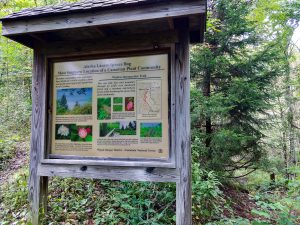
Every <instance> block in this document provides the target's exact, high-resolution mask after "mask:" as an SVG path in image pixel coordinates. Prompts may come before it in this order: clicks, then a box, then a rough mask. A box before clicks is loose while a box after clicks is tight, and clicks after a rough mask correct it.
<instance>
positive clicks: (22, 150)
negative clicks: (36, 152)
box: [0, 142, 29, 186]
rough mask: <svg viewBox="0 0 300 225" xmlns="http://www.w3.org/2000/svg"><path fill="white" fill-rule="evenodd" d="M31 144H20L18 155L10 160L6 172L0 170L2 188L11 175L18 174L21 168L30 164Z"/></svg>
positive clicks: (17, 150)
mask: <svg viewBox="0 0 300 225" xmlns="http://www.w3.org/2000/svg"><path fill="white" fill-rule="evenodd" d="M28 149H29V143H28V142H20V143H19V145H18V146H17V149H16V155H15V157H14V158H12V159H10V160H9V161H8V163H7V166H6V167H5V169H4V170H2V171H1V170H0V186H1V185H2V184H4V183H5V182H6V181H7V180H8V179H9V177H10V176H11V175H13V174H14V173H16V171H17V170H19V169H20V168H21V167H24V165H26V164H28V158H29V157H28V152H29V150H28Z"/></svg>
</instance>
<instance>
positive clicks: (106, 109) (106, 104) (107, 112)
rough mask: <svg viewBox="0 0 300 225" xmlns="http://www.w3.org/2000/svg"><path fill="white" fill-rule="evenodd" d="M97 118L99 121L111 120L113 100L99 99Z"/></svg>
mask: <svg viewBox="0 0 300 225" xmlns="http://www.w3.org/2000/svg"><path fill="white" fill-rule="evenodd" d="M97 118H98V120H107V119H111V98H98V101H97Z"/></svg>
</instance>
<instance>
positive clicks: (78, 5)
mask: <svg viewBox="0 0 300 225" xmlns="http://www.w3.org/2000/svg"><path fill="white" fill-rule="evenodd" d="M167 1H169V0H85V1H81V2H73V3H63V4H58V5H49V6H43V7H36V8H27V9H23V10H21V11H19V12H15V13H12V14H10V15H7V16H6V17H3V18H1V19H0V20H2V21H4V20H16V19H25V18H33V17H43V16H49V15H57V14H62V13H73V12H81V11H88V10H101V9H107V8H121V7H130V6H136V5H142V4H149V3H156V2H167Z"/></svg>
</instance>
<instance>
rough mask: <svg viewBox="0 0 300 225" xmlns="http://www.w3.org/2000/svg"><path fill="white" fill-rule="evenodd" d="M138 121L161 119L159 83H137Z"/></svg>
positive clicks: (151, 81)
mask: <svg viewBox="0 0 300 225" xmlns="http://www.w3.org/2000/svg"><path fill="white" fill-rule="evenodd" d="M137 99H138V101H139V102H138V116H137V117H138V119H149V118H150V119H160V118H161V81H160V80H149V81H139V82H137Z"/></svg>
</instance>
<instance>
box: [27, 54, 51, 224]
mask: <svg viewBox="0 0 300 225" xmlns="http://www.w3.org/2000/svg"><path fill="white" fill-rule="evenodd" d="M31 124H32V126H31V149H30V177H29V202H30V203H31V209H32V220H33V221H32V222H33V224H34V225H37V224H39V210H40V206H41V204H42V203H43V200H42V199H45V198H46V197H45V196H46V195H47V193H46V191H47V188H46V186H47V178H46V177H40V176H39V175H38V174H37V168H38V164H39V162H40V161H41V158H43V150H44V149H45V127H46V58H45V56H44V55H43V54H40V53H38V52H36V51H35V53H34V64H33V76H32V123H31Z"/></svg>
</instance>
